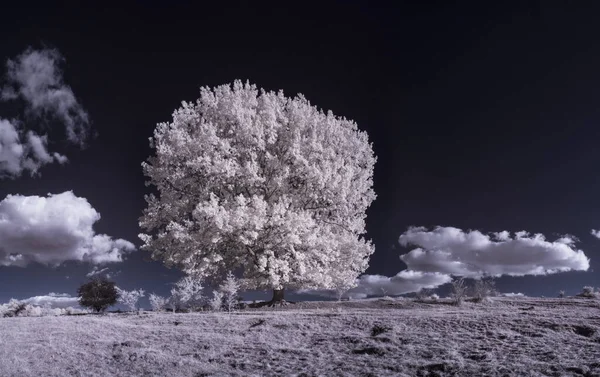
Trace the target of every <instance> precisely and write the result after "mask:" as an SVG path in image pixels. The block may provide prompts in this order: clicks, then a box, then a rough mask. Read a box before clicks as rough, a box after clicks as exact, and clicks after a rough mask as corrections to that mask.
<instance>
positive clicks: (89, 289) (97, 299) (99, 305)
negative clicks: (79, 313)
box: [77, 278, 119, 313]
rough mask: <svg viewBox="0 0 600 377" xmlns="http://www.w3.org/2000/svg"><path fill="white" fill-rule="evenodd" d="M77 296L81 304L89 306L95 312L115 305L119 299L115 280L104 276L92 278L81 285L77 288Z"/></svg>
mask: <svg viewBox="0 0 600 377" xmlns="http://www.w3.org/2000/svg"><path fill="white" fill-rule="evenodd" d="M77 296H78V297H79V304H80V305H81V306H84V307H87V308H91V309H93V310H94V311H96V312H97V313H100V312H103V311H105V310H106V309H107V308H108V307H110V306H112V305H115V304H116V303H117V300H118V299H119V293H118V291H117V288H116V286H115V282H113V281H108V280H106V279H105V278H94V279H92V280H90V281H89V282H87V283H85V284H83V285H81V286H80V287H79V288H78V289H77Z"/></svg>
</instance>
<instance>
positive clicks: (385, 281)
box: [348, 270, 452, 298]
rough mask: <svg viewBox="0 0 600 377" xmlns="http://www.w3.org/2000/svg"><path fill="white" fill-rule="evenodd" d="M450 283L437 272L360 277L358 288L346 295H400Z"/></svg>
mask: <svg viewBox="0 0 600 377" xmlns="http://www.w3.org/2000/svg"><path fill="white" fill-rule="evenodd" d="M450 281H452V278H451V277H450V276H449V275H445V274H440V273H437V272H418V271H409V270H404V271H400V272H399V273H398V274H396V275H395V276H392V277H387V276H382V275H362V276H360V277H359V278H358V286H357V287H356V288H352V289H351V290H350V291H349V292H348V293H349V295H350V297H356V298H358V297H361V296H362V297H364V296H367V295H368V296H382V295H384V294H385V295H391V296H396V295H402V294H405V293H411V292H418V291H420V290H421V289H423V288H437V287H439V286H440V285H444V284H446V283H449V282H450Z"/></svg>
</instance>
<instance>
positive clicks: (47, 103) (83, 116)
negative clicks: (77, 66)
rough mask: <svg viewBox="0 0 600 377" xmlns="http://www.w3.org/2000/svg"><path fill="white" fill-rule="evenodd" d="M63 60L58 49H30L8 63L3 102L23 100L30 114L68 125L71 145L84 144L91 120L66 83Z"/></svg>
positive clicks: (2, 96)
mask: <svg viewBox="0 0 600 377" xmlns="http://www.w3.org/2000/svg"><path fill="white" fill-rule="evenodd" d="M63 60H64V59H63V57H62V56H61V54H60V53H59V52H58V50H55V49H42V50H34V49H32V48H28V49H27V50H25V51H24V52H23V53H22V54H20V55H18V56H17V57H16V58H15V59H11V60H8V61H7V63H6V68H7V73H6V79H7V81H8V84H9V86H5V87H4V88H3V90H2V92H1V93H0V98H1V99H3V100H5V101H6V100H13V99H16V98H21V99H23V100H24V101H25V103H26V105H27V112H28V113H29V114H30V115H34V116H35V117H37V118H39V119H41V118H43V117H45V116H48V115H50V116H51V117H53V118H56V119H58V120H60V121H61V123H62V124H63V125H64V126H65V131H66V133H67V137H68V139H69V140H70V141H71V142H74V143H78V144H80V145H83V144H84V142H85V139H86V138H87V135H88V133H89V128H90V124H89V117H88V114H87V112H86V111H85V110H84V109H83V107H82V106H81V105H80V104H79V102H78V101H77V99H76V98H75V95H74V94H73V91H72V90H71V88H70V87H69V86H67V85H66V84H65V83H64V82H63V76H62V71H61V70H60V68H59V63H60V62H62V61H63Z"/></svg>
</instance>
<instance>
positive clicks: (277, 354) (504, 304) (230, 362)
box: [0, 298, 600, 377]
mask: <svg viewBox="0 0 600 377" xmlns="http://www.w3.org/2000/svg"><path fill="white" fill-rule="evenodd" d="M483 375H485V376H600V300H593V299H534V298H494V299H493V300H492V301H491V302H488V303H481V304H475V303H465V304H464V305H463V306H462V307H455V306H452V305H450V304H449V303H448V302H444V300H439V301H438V302H426V303H423V302H415V301H413V300H409V299H399V300H395V299H381V300H364V301H349V302H341V303H337V302H305V303H299V304H296V305H290V306H288V307H285V308H282V309H260V310H258V309H250V310H245V311H241V312H237V313H233V314H231V315H229V314H227V313H187V314H186V313H182V314H179V313H178V314H173V313H152V312H144V313H142V314H139V315H138V314H106V315H82V316H61V317H33V318H29V317H16V318H0V376H3V377H9V376H15V377H17V376H18V377H21V376H36V377H37V376H48V377H50V376H190V377H192V376H194V377H200V376H307V377H308V376H483Z"/></svg>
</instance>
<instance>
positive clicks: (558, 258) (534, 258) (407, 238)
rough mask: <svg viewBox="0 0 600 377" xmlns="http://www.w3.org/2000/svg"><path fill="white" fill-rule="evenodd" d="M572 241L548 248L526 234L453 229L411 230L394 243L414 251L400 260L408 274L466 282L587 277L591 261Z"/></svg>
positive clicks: (540, 237)
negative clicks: (460, 278) (576, 273)
mask: <svg viewBox="0 0 600 377" xmlns="http://www.w3.org/2000/svg"><path fill="white" fill-rule="evenodd" d="M575 241H577V239H576V238H574V237H573V236H569V235H566V236H563V237H561V238H559V239H557V240H556V241H554V242H550V241H547V240H546V238H545V237H544V235H542V234H534V235H530V234H529V233H528V232H525V231H521V232H516V233H515V234H514V236H511V234H510V233H509V232H507V231H503V232H498V233H492V234H491V235H486V234H483V233H481V232H480V231H477V230H471V231H468V232H464V231H463V230H461V229H458V228H453V227H437V228H435V229H433V230H431V231H429V230H427V229H426V228H423V227H412V228H409V229H408V230H407V231H406V232H405V233H403V234H402V235H401V236H400V238H399V242H400V244H401V245H403V246H409V245H414V246H417V248H416V249H414V250H412V251H410V252H409V253H407V254H404V255H402V256H401V257H400V259H401V260H402V261H403V262H404V263H406V265H407V266H408V269H409V270H413V271H422V272H439V273H442V274H449V275H456V276H464V277H470V278H479V277H482V276H502V275H508V276H524V275H546V274H553V273H558V272H564V271H571V270H577V271H586V270H588V269H589V267H590V261H589V259H588V258H587V257H586V256H585V254H584V252H583V251H582V250H577V249H576V248H575V246H574V244H575Z"/></svg>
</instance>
